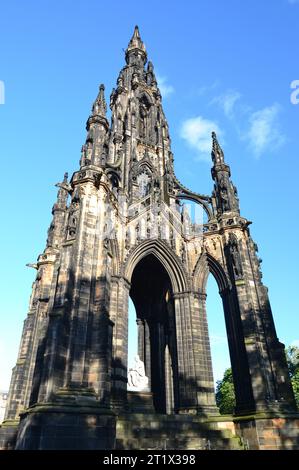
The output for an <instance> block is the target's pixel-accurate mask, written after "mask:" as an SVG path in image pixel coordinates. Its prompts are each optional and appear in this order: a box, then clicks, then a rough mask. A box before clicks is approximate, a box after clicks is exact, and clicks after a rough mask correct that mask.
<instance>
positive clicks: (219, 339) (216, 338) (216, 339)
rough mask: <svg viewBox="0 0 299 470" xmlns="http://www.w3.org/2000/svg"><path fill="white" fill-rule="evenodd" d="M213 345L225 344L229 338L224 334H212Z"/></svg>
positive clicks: (211, 341)
mask: <svg viewBox="0 0 299 470" xmlns="http://www.w3.org/2000/svg"><path fill="white" fill-rule="evenodd" d="M210 343H211V346H223V345H227V338H226V336H224V335H217V334H216V335H211V336H210Z"/></svg>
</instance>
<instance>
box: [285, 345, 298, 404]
mask: <svg viewBox="0 0 299 470" xmlns="http://www.w3.org/2000/svg"><path fill="white" fill-rule="evenodd" d="M286 356H287V363H288V368H289V374H290V377H291V382H292V386H293V390H294V395H295V399H296V402H297V406H298V408H299V348H298V347H297V346H289V347H288V349H287V350H286Z"/></svg>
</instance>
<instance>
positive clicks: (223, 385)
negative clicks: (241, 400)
mask: <svg viewBox="0 0 299 470" xmlns="http://www.w3.org/2000/svg"><path fill="white" fill-rule="evenodd" d="M216 403H217V406H218V408H219V411H220V413H221V414H222V415H224V414H232V413H233V412H234V408H235V406H236V398H235V389H234V382H233V374H232V370H231V368H229V369H226V371H225V372H224V375H223V379H222V380H217V386H216Z"/></svg>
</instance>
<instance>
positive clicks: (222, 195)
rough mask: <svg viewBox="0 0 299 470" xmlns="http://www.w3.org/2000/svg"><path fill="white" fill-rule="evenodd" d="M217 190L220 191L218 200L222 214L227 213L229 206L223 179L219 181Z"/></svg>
mask: <svg viewBox="0 0 299 470" xmlns="http://www.w3.org/2000/svg"><path fill="white" fill-rule="evenodd" d="M219 189H220V199H221V207H222V210H223V212H225V211H229V210H230V204H229V199H228V191H227V185H226V183H225V180H224V178H222V179H221V180H220V183H219Z"/></svg>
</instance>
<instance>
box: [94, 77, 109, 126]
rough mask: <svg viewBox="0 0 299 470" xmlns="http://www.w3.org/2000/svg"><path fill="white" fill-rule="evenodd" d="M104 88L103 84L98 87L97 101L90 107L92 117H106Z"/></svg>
mask: <svg viewBox="0 0 299 470" xmlns="http://www.w3.org/2000/svg"><path fill="white" fill-rule="evenodd" d="M104 91H105V86H104V85H103V84H101V85H100V87H99V94H98V96H97V99H96V100H95V102H94V104H93V106H92V115H93V116H102V117H104V118H105V117H106V112H107V104H106V100H105V94H104Z"/></svg>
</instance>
